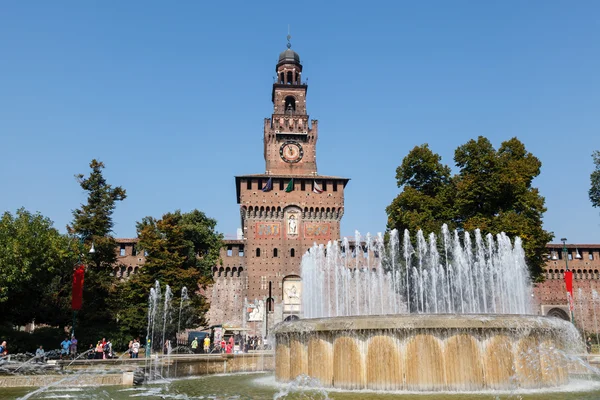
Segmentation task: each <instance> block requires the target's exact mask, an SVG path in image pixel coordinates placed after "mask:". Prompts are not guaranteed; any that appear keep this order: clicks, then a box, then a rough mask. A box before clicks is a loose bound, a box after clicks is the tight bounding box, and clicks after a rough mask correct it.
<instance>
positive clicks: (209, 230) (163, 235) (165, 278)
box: [113, 210, 222, 337]
mask: <svg viewBox="0 0 600 400" xmlns="http://www.w3.org/2000/svg"><path fill="white" fill-rule="evenodd" d="M215 227H216V221H215V220H214V219H212V218H209V217H207V216H206V215H205V214H204V213H203V212H201V211H198V210H193V211H191V212H189V213H182V212H181V211H179V210H177V211H175V212H173V213H167V214H164V215H163V216H162V218H161V219H158V220H157V219H155V218H153V217H145V218H144V219H142V221H140V222H138V224H137V232H138V237H139V240H140V241H139V247H140V249H142V250H143V251H145V252H146V253H147V256H146V261H145V263H144V268H142V269H141V270H140V273H138V274H135V275H133V276H131V277H130V278H129V280H127V281H124V282H122V283H121V285H119V289H118V290H119V296H117V297H116V298H115V299H116V300H117V302H116V303H115V304H114V306H113V307H114V308H115V309H118V310H119V324H120V327H121V330H122V331H123V332H124V333H127V334H129V335H134V336H137V335H140V336H141V335H144V333H145V329H146V325H147V311H148V294H149V292H150V288H151V287H152V286H154V283H155V281H159V282H160V284H161V286H163V287H164V285H169V286H170V288H171V291H172V292H173V294H174V296H175V297H174V299H175V300H174V301H175V303H177V304H179V303H178V301H179V300H180V299H179V296H180V293H181V290H182V288H183V287H184V286H185V287H187V289H188V293H189V297H190V310H191V313H190V314H189V315H188V317H190V318H186V319H185V321H182V323H181V328H182V329H184V328H190V327H197V326H199V325H203V324H205V322H206V321H205V320H204V314H205V313H206V311H207V310H208V306H209V305H208V303H207V301H206V299H205V298H204V296H202V295H201V293H200V290H201V289H204V288H206V286H207V285H209V284H211V283H212V282H213V281H212V269H213V267H214V266H216V265H218V264H219V263H220V256H219V252H220V249H221V247H222V235H221V234H219V233H217V232H216V231H215ZM171 329H172V328H171ZM173 333H174V332H171V335H172V334H173ZM170 337H171V336H170Z"/></svg>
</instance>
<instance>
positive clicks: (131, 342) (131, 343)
mask: <svg viewBox="0 0 600 400" xmlns="http://www.w3.org/2000/svg"><path fill="white" fill-rule="evenodd" d="M128 349H129V358H133V340H130V341H129V346H128Z"/></svg>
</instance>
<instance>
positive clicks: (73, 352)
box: [69, 335, 77, 358]
mask: <svg viewBox="0 0 600 400" xmlns="http://www.w3.org/2000/svg"><path fill="white" fill-rule="evenodd" d="M69 352H70V353H71V356H72V357H73V358H75V357H77V339H76V338H75V335H72V336H71V346H70V349H69Z"/></svg>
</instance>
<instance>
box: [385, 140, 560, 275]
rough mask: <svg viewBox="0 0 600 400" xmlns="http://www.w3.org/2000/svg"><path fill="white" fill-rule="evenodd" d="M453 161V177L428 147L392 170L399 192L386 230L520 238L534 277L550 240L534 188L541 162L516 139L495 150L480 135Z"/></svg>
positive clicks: (412, 153)
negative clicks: (454, 231) (474, 232)
mask: <svg viewBox="0 0 600 400" xmlns="http://www.w3.org/2000/svg"><path fill="white" fill-rule="evenodd" d="M454 161H455V165H456V167H457V168H458V172H457V173H456V174H454V175H451V172H450V167H448V166H447V165H443V164H442V163H441V157H440V156H439V155H438V154H435V153H433V152H432V151H431V150H430V149H429V146H428V145H427V144H424V145H422V146H417V147H415V148H414V149H413V150H411V151H410V152H409V154H408V155H407V156H406V157H405V158H404V159H403V160H402V164H401V165H400V166H399V167H398V168H397V170H396V179H397V182H398V187H399V188H402V192H401V193H400V194H399V195H398V196H397V197H396V198H395V199H394V200H393V201H392V203H391V204H390V205H389V206H388V207H387V208H386V212H387V215H388V228H389V229H394V228H395V229H398V230H400V231H403V230H404V229H408V230H409V231H412V232H416V231H418V230H419V229H422V230H423V231H424V232H426V233H429V232H439V231H440V229H441V226H442V225H443V224H444V223H446V224H448V226H449V227H450V228H451V229H454V228H458V229H461V230H474V229H476V228H479V229H481V231H482V232H483V233H494V234H495V233H499V232H506V233H507V234H508V235H510V236H512V237H515V236H520V237H521V238H522V239H523V243H524V249H525V253H526V256H527V262H528V265H529V267H530V269H531V271H532V274H533V275H534V276H537V275H538V274H539V273H540V272H541V268H542V266H543V264H544V260H543V258H542V256H543V254H544V253H545V246H546V243H548V242H549V241H550V240H552V238H553V234H552V233H551V232H547V231H545V230H544V229H543V228H542V217H543V214H544V212H545V211H546V207H545V200H544V198H543V197H542V196H541V195H540V193H539V191H538V189H537V188H535V187H533V186H532V183H533V179H534V178H535V177H536V176H538V175H539V173H540V168H541V162H540V160H539V159H538V158H536V157H535V156H534V155H533V154H531V153H529V152H528V151H527V150H526V149H525V145H524V144H523V143H522V142H521V141H519V140H518V139H517V138H512V139H510V140H508V141H505V142H503V143H502V144H501V146H500V148H498V150H496V149H494V146H493V145H492V144H491V142H490V141H489V140H488V139H487V138H485V137H482V136H480V137H478V138H477V140H469V141H468V142H467V143H465V144H464V145H462V146H459V147H458V148H457V149H456V151H455V153H454Z"/></svg>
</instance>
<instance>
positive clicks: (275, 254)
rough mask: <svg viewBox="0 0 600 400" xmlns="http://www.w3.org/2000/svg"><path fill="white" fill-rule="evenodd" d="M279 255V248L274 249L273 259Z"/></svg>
mask: <svg viewBox="0 0 600 400" xmlns="http://www.w3.org/2000/svg"><path fill="white" fill-rule="evenodd" d="M277 253H278V251H277V248H274V249H273V257H277Z"/></svg>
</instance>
